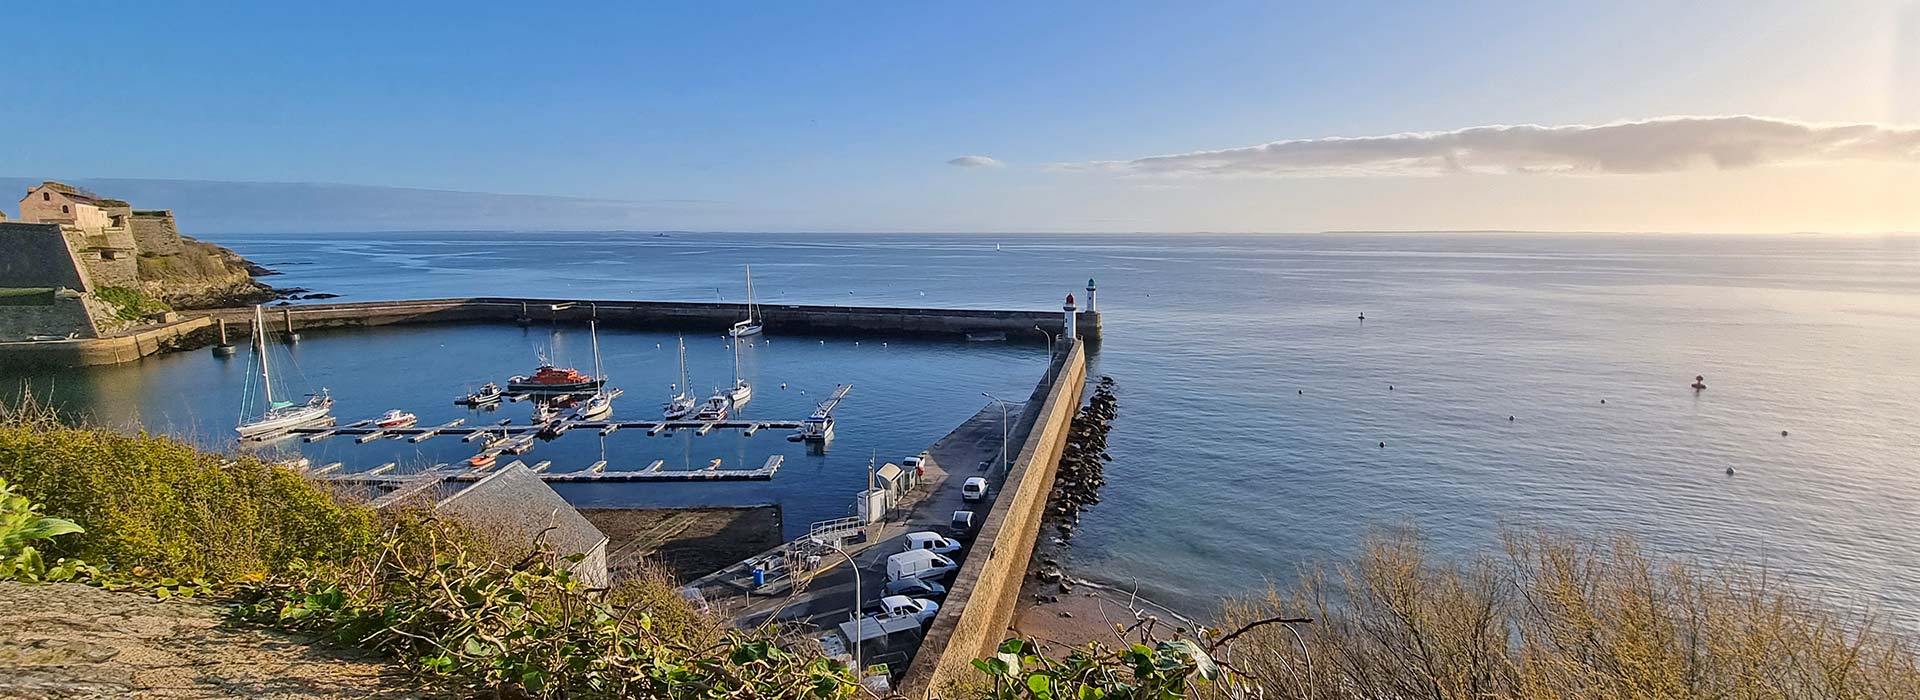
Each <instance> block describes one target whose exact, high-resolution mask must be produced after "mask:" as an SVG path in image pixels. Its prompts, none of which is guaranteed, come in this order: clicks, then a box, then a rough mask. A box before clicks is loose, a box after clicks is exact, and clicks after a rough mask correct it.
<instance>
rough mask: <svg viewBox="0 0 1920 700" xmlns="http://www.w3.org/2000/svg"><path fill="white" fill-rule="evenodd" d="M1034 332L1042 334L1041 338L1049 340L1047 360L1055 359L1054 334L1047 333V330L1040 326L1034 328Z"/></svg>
mask: <svg viewBox="0 0 1920 700" xmlns="http://www.w3.org/2000/svg"><path fill="white" fill-rule="evenodd" d="M1033 330H1035V331H1038V332H1039V333H1040V337H1042V338H1046V339H1047V359H1048V360H1052V359H1053V334H1052V333H1049V332H1047V329H1045V328H1041V327H1039V326H1034V327H1033Z"/></svg>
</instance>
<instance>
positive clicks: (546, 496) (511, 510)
mask: <svg viewBox="0 0 1920 700" xmlns="http://www.w3.org/2000/svg"><path fill="white" fill-rule="evenodd" d="M435 508H436V509H437V510H439V511H440V512H442V513H447V514H451V515H453V516H454V517H457V518H460V519H461V520H462V521H463V522H466V523H467V524H468V525H470V526H473V527H476V528H479V529H481V530H483V531H486V532H487V533H488V534H489V535H491V536H494V537H497V538H501V539H502V540H503V541H504V542H505V543H506V544H509V545H522V544H531V543H532V542H533V538H534V537H535V536H541V533H543V532H544V533H545V535H544V536H543V537H544V540H545V541H546V543H547V545H548V546H549V547H551V548H552V549H553V551H554V552H555V553H558V554H563V555H564V554H574V553H585V552H591V551H593V549H594V548H595V547H598V546H600V545H601V544H603V543H605V542H606V541H607V536H606V535H604V534H602V533H601V532H600V530H599V528H596V527H594V526H593V523H592V522H589V521H588V520H587V517H586V516H584V515H581V514H580V511H578V510H574V508H573V504H570V503H568V502H567V501H566V499H564V498H561V497H560V494H558V493H554V491H553V487H550V486H548V485H547V484H546V482H543V481H541V480H540V477H539V476H538V475H535V474H534V473H533V471H532V470H530V469H528V468H527V467H526V466H525V465H522V464H519V463H512V464H508V465H507V466H505V467H502V468H500V469H498V470H495V471H494V472H493V473H491V474H488V475H487V476H485V477H483V478H481V479H480V480H479V481H476V482H473V485H472V486H468V487H467V488H465V489H462V490H461V491H460V492H459V493H456V494H453V495H452V496H448V497H447V498H445V499H443V500H441V501H440V502H439V503H438V504H436V505H435Z"/></svg>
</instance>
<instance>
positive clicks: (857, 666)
mask: <svg viewBox="0 0 1920 700" xmlns="http://www.w3.org/2000/svg"><path fill="white" fill-rule="evenodd" d="M814 543H815V544H818V545H820V546H823V547H826V548H827V549H829V550H831V551H832V552H833V553H834V554H838V555H840V556H841V557H844V558H845V559H846V560H847V568H849V569H852V570H853V673H854V677H855V678H861V677H862V676H861V674H863V673H866V668H865V667H864V666H862V665H861V656H860V640H861V638H863V637H865V636H866V630H865V629H863V628H864V627H865V623H866V616H864V615H861V614H860V565H859V564H858V563H856V562H854V561H853V555H851V554H848V553H847V552H846V550H843V549H840V548H839V547H835V546H833V545H830V544H827V543H825V542H821V541H820V540H817V539H816V540H814Z"/></svg>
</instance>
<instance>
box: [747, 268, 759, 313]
mask: <svg viewBox="0 0 1920 700" xmlns="http://www.w3.org/2000/svg"><path fill="white" fill-rule="evenodd" d="M759 311H760V310H759V308H757V307H756V306H754V303H753V266H752V265H748V266H747V320H748V321H749V322H758V321H759V320H760V313H759Z"/></svg>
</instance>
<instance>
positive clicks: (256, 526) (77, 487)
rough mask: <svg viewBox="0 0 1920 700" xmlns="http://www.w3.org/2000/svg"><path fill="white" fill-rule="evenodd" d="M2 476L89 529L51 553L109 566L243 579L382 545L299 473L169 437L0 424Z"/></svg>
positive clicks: (348, 509) (373, 523)
mask: <svg viewBox="0 0 1920 700" xmlns="http://www.w3.org/2000/svg"><path fill="white" fill-rule="evenodd" d="M0 476H4V477H5V478H7V479H9V480H11V481H13V482H14V483H15V484H16V485H17V487H18V488H19V490H20V493H21V494H22V495H24V496H26V497H27V498H29V499H31V500H32V501H34V502H37V503H39V504H41V506H42V507H44V508H45V509H46V511H47V512H48V513H51V514H53V515H57V516H60V517H63V518H67V519H70V520H72V521H73V522H75V523H77V524H78V525H79V526H80V527H83V528H85V529H86V534H84V535H81V536H79V537H73V538H66V539H63V540H62V541H60V542H58V543H56V544H54V545H52V546H50V547H49V549H51V550H52V553H58V554H62V555H65V556H70V557H74V558H79V559H84V560H86V561H88V562H90V563H93V564H95V565H97V566H101V567H105V568H108V569H120V570H125V571H131V570H133V569H134V568H135V567H143V568H145V569H146V570H148V571H149V572H151V573H153V574H156V575H161V576H169V577H177V578H181V579H189V578H206V579H208V580H212V581H226V580H236V579H241V578H247V577H253V576H259V575H263V574H268V573H272V572H276V571H281V570H283V569H284V568H285V567H286V566H287V565H289V564H290V563H291V562H293V561H295V560H309V561H335V560H341V559H345V558H348V557H352V556H355V555H358V554H361V553H364V552H368V551H372V550H374V549H376V548H377V542H378V535H379V532H380V523H379V518H378V517H377V516H376V514H375V513H374V511H373V510H372V509H370V508H367V507H365V506H363V505H356V504H351V503H345V502H342V501H341V500H339V499H336V498H335V497H334V496H333V494H331V493H329V492H327V491H326V490H324V489H323V488H322V487H321V486H320V485H318V484H316V483H314V482H312V481H310V480H308V479H307V478H305V477H304V476H302V475H300V474H299V473H297V472H295V471H292V470H290V469H287V468H284V467H276V466H272V465H268V464H265V463H262V462H260V461H259V460H257V459H253V458H251V457H244V458H239V459H232V458H228V457H225V456H221V455H215V454H209V453H204V452H200V451H198V450H196V449H194V448H193V447H192V446H190V445H187V444H185V443H182V442H179V441H177V440H173V439H170V438H161V437H153V436H149V435H145V434H141V435H120V434H116V433H113V432H110V431H106V430H98V429H88V428H71V427H64V426H61V425H58V424H56V423H54V422H53V421H52V420H50V419H48V418H46V417H44V416H42V417H34V418H21V417H18V416H16V417H14V418H10V419H7V420H5V421H0Z"/></svg>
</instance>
